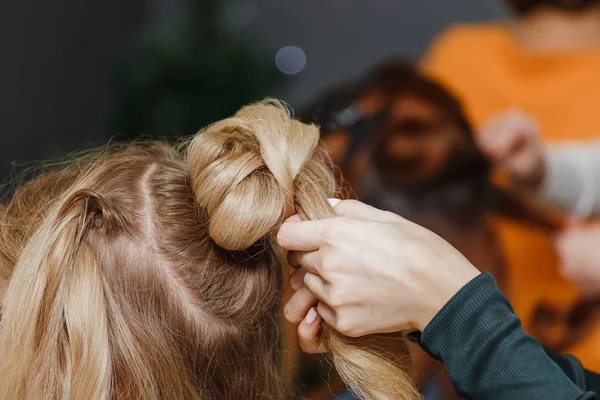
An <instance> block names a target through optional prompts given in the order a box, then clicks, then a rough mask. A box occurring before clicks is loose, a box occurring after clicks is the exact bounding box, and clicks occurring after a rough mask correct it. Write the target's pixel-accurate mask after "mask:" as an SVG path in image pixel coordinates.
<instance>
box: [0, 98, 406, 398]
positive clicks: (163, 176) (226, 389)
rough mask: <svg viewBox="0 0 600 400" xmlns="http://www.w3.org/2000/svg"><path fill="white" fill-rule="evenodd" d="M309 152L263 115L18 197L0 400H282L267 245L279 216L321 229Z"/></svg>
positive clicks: (325, 212) (51, 176)
mask: <svg viewBox="0 0 600 400" xmlns="http://www.w3.org/2000/svg"><path fill="white" fill-rule="evenodd" d="M317 142H318V132H317V129H316V128H315V127H313V126H308V125H303V124H301V123H299V122H297V121H295V120H293V119H292V118H290V115H289V113H288V111H287V110H286V109H285V108H284V107H283V106H281V105H280V104H279V103H277V102H266V103H262V104H256V105H252V106H249V107H246V108H244V109H242V110H240V111H239V112H238V113H237V114H236V115H235V116H234V117H232V118H229V119H226V120H224V121H220V122H218V123H216V124H214V125H212V126H210V127H208V128H206V129H205V130H203V131H201V132H199V133H198V134H197V135H196V136H194V137H193V138H192V139H191V141H190V142H189V143H187V144H184V145H182V146H179V147H177V148H175V147H173V146H171V145H168V144H166V143H140V144H129V145H125V146H122V147H120V148H114V149H109V150H108V151H105V152H102V153H98V154H96V155H89V156H86V157H83V158H78V159H76V160H75V161H73V162H71V163H70V164H69V165H68V166H66V167H64V168H62V169H59V170H57V171H55V172H50V173H47V174H45V175H42V176H41V177H39V178H37V179H34V180H32V181H31V182H29V183H27V184H25V185H23V186H22V187H20V188H18V189H17V190H16V192H15V194H14V195H13V198H12V199H11V201H10V202H9V203H7V204H6V205H4V206H2V208H0V219H1V222H2V223H1V225H0V279H1V281H2V282H3V283H4V285H5V287H7V288H6V291H5V293H4V296H3V299H2V300H3V301H2V315H1V321H0V397H2V398H14V399H20V398H23V399H24V398H40V399H56V398H73V399H79V398H103V399H116V398H122V399H142V398H143V399H259V398H260V399H263V398H274V399H280V398H287V397H289V396H290V392H289V389H288V388H287V385H286V379H285V377H284V376H283V374H282V369H281V345H280V343H281V340H280V339H281V338H280V336H281V326H280V304H279V300H280V294H281V289H282V283H283V279H282V275H283V274H282V263H281V259H280V252H279V250H278V248H277V246H276V245H275V244H274V243H273V237H274V235H275V233H276V232H277V229H278V227H279V225H280V224H281V223H282V221H283V220H284V219H285V218H286V217H288V216H290V215H292V214H293V213H300V214H302V215H304V216H305V217H308V218H324V217H328V216H331V213H332V211H331V209H330V208H329V206H328V204H327V200H326V199H327V197H328V196H331V195H332V194H333V193H334V190H335V186H334V184H333V180H332V178H331V175H330V174H329V173H328V171H327V169H326V168H325V166H324V163H323V162H322V160H321V155H320V153H319V151H318V149H317ZM335 338H339V340H338V342H339V343H341V344H340V346H341V348H342V349H343V348H344V346H345V345H346V347H347V348H352V346H354V347H355V348H357V349H358V351H361V345H351V344H347V343H346V340H345V339H344V338H341V337H338V336H337V335H335V334H332V336H331V339H330V340H331V341H332V343H333V347H334V348H335V344H336V341H335V340H336V339H335ZM396 347H397V350H398V354H397V355H395V356H394V357H393V358H390V359H389V361H387V362H388V363H389V364H390V365H391V366H396V367H397V368H398V370H399V371H400V372H403V367H404V365H403V364H402V363H401V362H400V361H399V358H397V357H401V356H403V355H405V354H403V353H402V351H403V350H405V349H404V347H403V343H402V344H400V345H396ZM342 351H343V350H342ZM367 351H370V350H367ZM371 353H374V354H375V355H374V357H377V355H376V352H373V351H370V353H369V354H371ZM381 357H383V356H381ZM336 358H338V359H340V357H336ZM382 360H383V361H380V360H379V359H376V363H377V362H379V365H383V367H384V368H385V365H386V364H385V359H383V358H382ZM343 363H344V361H342V364H343ZM346 364H347V363H346ZM343 365H345V364H343ZM350 370H351V372H350V373H349V374H350V375H351V374H352V371H358V370H360V368H359V367H356V366H354V367H351V368H350ZM388 370H389V368H388ZM399 379H400V380H402V379H404V380H402V382H405V381H406V378H405V376H400V378H399ZM349 383H350V384H351V385H352V384H354V383H355V382H354V381H352V376H350V382H349ZM356 384H357V386H358V388H359V389H361V384H360V382H357V383H356ZM367 386H368V385H367ZM404 390H406V389H404ZM407 396H408V395H407ZM381 398H385V397H381Z"/></svg>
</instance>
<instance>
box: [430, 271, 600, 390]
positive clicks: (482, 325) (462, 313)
mask: <svg viewBox="0 0 600 400" xmlns="http://www.w3.org/2000/svg"><path fill="white" fill-rule="evenodd" d="M421 344H422V345H423V347H424V348H425V349H426V350H427V351H428V352H429V353H430V354H431V355H433V356H434V357H436V358H438V359H440V360H441V361H442V362H443V363H444V365H445V366H446V369H447V371H448V373H449V375H450V377H451V379H452V382H453V384H454V386H455V388H456V390H457V392H458V394H459V395H461V396H463V397H465V398H469V399H476V400H479V399H490V400H491V399H493V400H509V399H510V400H520V399H523V400H525V399H527V400H536V399H540V400H541V399H544V400H546V399H550V398H551V399H557V400H563V399H564V400H567V399H568V400H576V399H577V400H584V399H585V400H588V399H595V398H596V397H595V395H594V394H593V393H584V390H583V389H585V388H581V387H579V386H577V385H576V384H575V383H574V382H573V381H572V380H571V379H569V378H568V377H567V375H565V373H563V371H562V370H561V369H560V368H559V366H558V365H557V364H556V363H555V362H554V361H552V359H551V358H550V357H549V356H548V355H547V354H546V353H545V351H544V349H543V348H542V346H541V345H540V344H539V342H537V341H536V340H535V339H534V338H533V337H531V336H530V335H528V334H527V333H525V331H523V329H522V328H521V324H520V321H519V318H518V317H517V316H516V315H515V314H514V312H513V311H512V308H511V307H510V304H509V303H508V301H507V300H506V298H505V297H504V296H503V295H502V293H501V292H500V290H499V289H498V287H497V286H496V284H495V282H494V280H493V278H492V277H491V275H489V274H484V275H481V276H479V277H477V278H475V279H474V280H473V281H471V282H470V283H469V284H468V285H467V286H465V287H464V288H463V289H462V290H461V291H460V292H459V293H457V294H456V295H455V296H454V297H453V298H452V299H451V300H450V302H449V303H448V304H447V305H446V306H445V307H444V308H443V309H442V310H441V311H440V313H438V315H437V316H436V317H435V318H434V319H433V320H432V321H431V323H430V324H429V325H428V326H427V328H426V329H425V330H424V332H423V334H422V336H421Z"/></svg>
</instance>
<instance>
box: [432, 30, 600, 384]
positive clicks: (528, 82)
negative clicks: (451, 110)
mask: <svg viewBox="0 0 600 400" xmlns="http://www.w3.org/2000/svg"><path fill="white" fill-rule="evenodd" d="M424 68H425V71H426V72H428V73H429V74H430V75H431V76H432V77H434V78H435V79H437V80H439V81H440V82H441V83H443V84H444V85H445V86H446V87H448V88H450V89H451V90H452V91H453V92H454V93H455V94H456V95H457V96H458V97H459V98H460V99H461V101H462V102H463V104H464V106H465V109H466V112H467V115H468V116H469V117H470V119H471V121H472V122H474V124H475V126H476V127H481V125H482V124H483V123H484V122H485V121H486V120H487V119H488V118H489V117H490V116H492V115H494V114H496V113H499V112H502V111H506V110H507V109H508V108H511V107H517V108H519V109H521V110H523V111H525V112H526V113H528V114H529V115H532V116H533V117H534V118H536V119H537V121H538V123H539V124H540V128H541V133H542V137H543V138H544V139H545V140H547V141H551V142H557V141H562V140H581V139H583V140H585V139H592V138H598V137H600V48H599V49H589V50H585V51H577V52H561V53H534V52H531V51H527V50H526V49H524V48H522V47H520V46H519V44H518V43H517V42H516V41H515V40H514V39H513V36H512V35H511V32H510V30H509V26H508V25H506V24H503V23H490V24H472V25H460V26H456V27H452V28H450V29H448V30H447V31H446V32H444V33H443V34H441V35H440V37H438V39H437V40H436V41H435V42H434V43H433V45H432V46H431V49H430V52H429V54H428V55H427V56H426V57H425V61H424ZM599 179H600V177H599ZM496 222H497V225H498V235H499V239H500V241H501V245H502V246H503V248H504V252H505V256H506V260H507V264H508V268H509V271H508V277H509V278H508V279H509V282H508V284H509V287H508V293H509V295H510V297H511V302H512V303H513V306H514V307H515V311H516V312H517V314H518V315H519V316H520V317H521V319H522V320H523V324H524V326H525V328H526V329H527V328H528V327H530V319H531V318H530V317H531V313H532V311H533V308H534V307H535V306H536V305H537V304H539V302H540V301H547V302H550V303H552V304H563V305H564V304H566V303H568V302H569V303H570V302H573V301H575V300H576V299H577V297H578V292H577V290H576V289H575V288H574V287H573V285H571V284H570V283H568V282H567V281H565V280H564V279H563V278H562V277H561V275H560V272H559V269H558V262H557V259H556V255H555V253H554V251H553V248H552V242H551V240H550V238H549V237H548V235H545V234H542V233H540V232H537V231H534V230H532V229H528V228H526V227H523V226H517V225H515V224H509V223H507V222H506V221H496ZM569 352H570V353H572V354H574V355H575V356H577V357H578V358H579V359H580V360H581V361H582V362H583V364H584V365H585V366H586V367H587V368H590V369H594V370H596V371H599V372H600V321H598V324H597V325H596V328H595V329H594V330H593V331H592V332H591V333H590V334H589V335H588V337H586V338H585V339H583V340H582V341H580V342H579V343H578V344H577V345H576V346H575V347H573V348H572V349H570V350H569Z"/></svg>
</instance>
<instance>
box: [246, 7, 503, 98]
mask: <svg viewBox="0 0 600 400" xmlns="http://www.w3.org/2000/svg"><path fill="white" fill-rule="evenodd" d="M256 3H257V4H258V13H257V19H256V26H255V29H256V30H257V32H258V35H259V37H260V39H261V41H263V42H264V44H265V45H266V46H269V47H270V48H271V50H272V53H273V54H274V52H275V51H276V49H279V48H280V47H282V46H286V45H296V46H299V47H301V48H303V49H304V50H305V53H306V58H307V64H306V67H305V69H304V70H303V71H302V72H301V73H299V74H298V75H296V76H293V77H291V78H290V79H288V80H287V87H286V88H284V90H283V91H282V96H283V97H284V98H285V99H286V100H288V101H289V102H291V103H292V104H299V103H300V104H301V103H303V102H305V101H306V100H307V99H309V98H310V96H311V95H312V94H314V92H315V90H317V89H319V88H321V87H323V86H327V85H328V84H331V83H333V82H336V81H338V80H340V79H343V78H347V77H353V76H356V75H357V74H359V73H361V72H362V71H364V70H365V68H367V67H368V66H370V65H371V64H373V63H374V62H377V61H378V60H381V59H382V58H385V57H386V56H389V55H390V54H403V55H407V56H409V57H411V58H415V59H416V58H418V57H419V56H420V55H421V54H422V53H423V51H424V49H425V48H426V46H427V44H428V43H429V41H430V40H431V39H432V38H433V37H434V36H435V35H436V34H437V33H438V32H439V31H440V30H442V29H443V28H444V27H446V26H447V25H448V24H450V23H453V22H455V21H480V20H489V19H496V18H502V17H504V16H505V15H506V14H505V12H504V10H503V8H502V4H501V2H500V1H498V0H419V1H409V0H257V1H256Z"/></svg>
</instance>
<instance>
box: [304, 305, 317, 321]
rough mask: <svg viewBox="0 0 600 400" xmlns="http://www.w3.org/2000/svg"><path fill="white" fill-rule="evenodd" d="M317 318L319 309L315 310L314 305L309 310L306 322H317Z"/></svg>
mask: <svg viewBox="0 0 600 400" xmlns="http://www.w3.org/2000/svg"><path fill="white" fill-rule="evenodd" d="M315 319H317V310H315V308H314V307H313V308H311V309H310V310H308V313H307V314H306V323H307V324H308V325H310V324H312V323H313V322H315Z"/></svg>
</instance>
